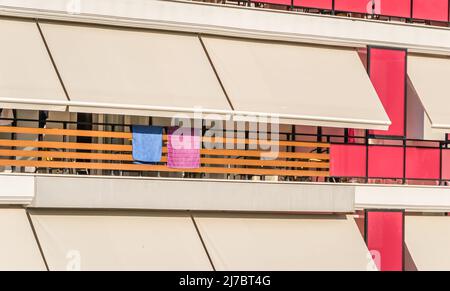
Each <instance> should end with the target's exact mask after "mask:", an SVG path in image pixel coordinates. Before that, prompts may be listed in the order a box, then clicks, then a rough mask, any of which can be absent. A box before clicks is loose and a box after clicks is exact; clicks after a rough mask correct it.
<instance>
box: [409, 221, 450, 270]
mask: <svg viewBox="0 0 450 291" xmlns="http://www.w3.org/2000/svg"><path fill="white" fill-rule="evenodd" d="M405 241H406V246H407V248H408V250H409V253H410V254H411V257H412V260H413V261H414V264H415V266H416V268H417V270H419V271H432V270H436V271H439V270H446V271H449V270H450V217H448V216H405Z"/></svg>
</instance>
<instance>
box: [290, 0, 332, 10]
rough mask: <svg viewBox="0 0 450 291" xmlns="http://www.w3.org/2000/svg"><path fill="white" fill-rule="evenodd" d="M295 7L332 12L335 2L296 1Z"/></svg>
mask: <svg viewBox="0 0 450 291" xmlns="http://www.w3.org/2000/svg"><path fill="white" fill-rule="evenodd" d="M294 6H298V7H307V8H317V9H329V10H331V9H333V0H294Z"/></svg>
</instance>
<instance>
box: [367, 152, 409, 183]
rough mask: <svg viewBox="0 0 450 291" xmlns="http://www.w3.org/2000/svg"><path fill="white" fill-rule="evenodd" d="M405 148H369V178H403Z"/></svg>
mask: <svg viewBox="0 0 450 291" xmlns="http://www.w3.org/2000/svg"><path fill="white" fill-rule="evenodd" d="M403 158H404V154H403V147H392V146H369V177H372V178H403Z"/></svg>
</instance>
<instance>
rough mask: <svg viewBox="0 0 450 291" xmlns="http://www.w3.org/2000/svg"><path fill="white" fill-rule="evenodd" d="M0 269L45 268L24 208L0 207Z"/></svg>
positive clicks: (40, 269)
mask: <svg viewBox="0 0 450 291" xmlns="http://www.w3.org/2000/svg"><path fill="white" fill-rule="evenodd" d="M0 237H1V239H0V270H5V271H6V270H7V271H12V270H16V271H19V270H22V271H25V270H28V271H30V270H37V271H44V270H46V268H45V264H44V260H43V258H42V256H41V253H40V252H39V247H38V244H37V242H36V239H35V237H34V235H33V230H32V228H31V226H30V223H29V221H28V217H27V214H26V212H25V210H24V209H15V208H0Z"/></svg>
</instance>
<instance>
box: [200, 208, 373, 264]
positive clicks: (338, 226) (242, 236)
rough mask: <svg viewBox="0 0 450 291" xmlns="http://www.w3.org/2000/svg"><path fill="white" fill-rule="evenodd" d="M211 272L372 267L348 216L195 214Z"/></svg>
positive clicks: (360, 237)
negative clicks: (209, 261) (214, 270)
mask: <svg viewBox="0 0 450 291" xmlns="http://www.w3.org/2000/svg"><path fill="white" fill-rule="evenodd" d="M194 219H195V221H196V223H197V226H198V228H199V230H200V234H201V235H202V237H203V240H204V243H205V246H206V249H207V250H208V252H209V255H210V257H211V259H212V262H213V264H214V266H215V268H216V269H217V270H221V271H222V270H374V269H376V267H375V265H374V263H373V261H372V258H371V256H370V254H369V251H368V249H367V247H366V245H365V243H364V240H363V237H362V235H361V234H360V232H359V230H358V227H357V225H356V223H355V221H354V219H353V218H351V217H346V216H333V215H323V216H320V215H310V216H299V215H268V214H267V215H265V214H254V215H252V214H211V215H209V214H198V215H195V218H194Z"/></svg>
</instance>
